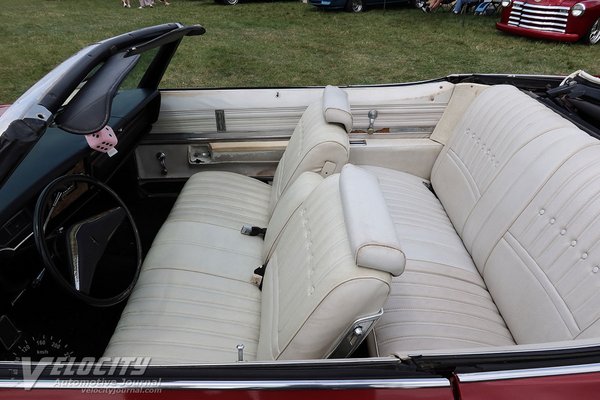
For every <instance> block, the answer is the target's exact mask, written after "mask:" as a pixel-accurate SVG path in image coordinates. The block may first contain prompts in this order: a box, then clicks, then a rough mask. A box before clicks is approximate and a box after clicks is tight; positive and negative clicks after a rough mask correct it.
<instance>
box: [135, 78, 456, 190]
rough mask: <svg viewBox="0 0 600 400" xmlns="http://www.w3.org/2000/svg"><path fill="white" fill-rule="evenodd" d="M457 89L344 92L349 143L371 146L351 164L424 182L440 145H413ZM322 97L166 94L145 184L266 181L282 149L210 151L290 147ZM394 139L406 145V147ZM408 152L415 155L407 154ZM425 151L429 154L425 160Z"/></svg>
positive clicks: (149, 145)
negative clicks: (230, 145)
mask: <svg viewBox="0 0 600 400" xmlns="http://www.w3.org/2000/svg"><path fill="white" fill-rule="evenodd" d="M453 89H454V85H453V84H451V83H448V82H430V83H422V84H415V85H404V86H377V87H348V88H344V90H345V91H346V92H347V93H348V99H349V102H350V105H351V108H352V114H353V119H354V130H353V132H352V133H351V134H350V136H351V139H358V140H360V139H365V141H364V143H366V144H362V145H359V146H353V150H351V153H352V157H351V161H355V162H357V163H372V164H381V160H385V162H386V164H388V163H389V165H392V166H393V167H394V168H398V169H407V170H408V171H409V172H413V173H417V174H418V175H421V176H423V175H425V176H424V177H426V176H427V174H428V172H427V171H426V170H427V168H430V166H429V164H431V159H432V157H433V154H436V152H437V151H439V149H438V147H439V146H434V145H430V143H429V142H419V143H416V144H415V142H410V141H414V140H417V139H424V140H428V139H427V138H428V137H429V136H430V135H431V132H433V129H434V128H435V126H436V124H437V123H438V121H439V120H440V118H441V116H442V114H443V112H444V110H445V109H446V106H447V104H448V101H449V99H450V97H451V95H452V92H453ZM322 91H323V88H299V89H277V88H274V89H204V90H202V89H199V90H165V91H162V92H161V109H160V115H159V118H158V121H157V122H156V123H155V124H154V126H153V128H152V131H151V133H150V134H149V135H148V136H147V137H146V138H145V139H144V140H143V141H142V143H141V144H140V146H139V147H138V149H137V151H136V157H137V166H138V172H139V177H140V179H141V180H142V181H143V180H157V179H158V180H162V179H185V178H188V177H189V176H191V175H192V174H193V173H195V172H199V171H203V170H224V171H232V172H238V173H243V174H246V175H250V176H259V177H261V178H265V177H268V175H269V174H272V172H273V171H274V170H275V168H276V165H277V162H278V160H279V157H280V156H281V151H280V152H277V151H274V150H272V149H270V150H267V151H266V152H265V151H263V152H257V153H256V159H253V157H252V154H251V153H249V152H242V151H237V152H226V153H225V154H216V153H215V152H214V150H213V149H212V147H214V145H215V144H218V143H220V142H232V141H234V142H244V143H246V144H248V143H255V142H268V141H273V140H278V141H282V142H285V141H286V140H287V139H288V138H289V136H290V135H291V133H292V132H293V130H294V128H295V127H296V125H297V123H298V121H299V119H300V117H301V115H302V113H303V112H304V110H305V109H306V107H307V106H308V104H310V103H312V102H314V101H317V100H318V99H319V98H320V97H321V95H322ZM372 109H374V110H377V111H378V117H377V119H376V120H375V124H374V128H375V130H376V133H375V134H372V135H368V134H367V133H366V130H367V128H368V125H369V121H368V117H367V114H368V112H369V110H372ZM378 140H382V141H381V142H379V143H378V142H377V141H378ZM395 140H398V141H405V140H407V142H405V143H406V144H405V145H402V144H401V143H400V142H394V141H395ZM384 141H385V142H384ZM384 143H385V146H384ZM394 143H396V144H397V145H395V144H394ZM423 143H426V144H427V145H423ZM246 147H248V146H246ZM249 147H252V146H249ZM384 147H388V149H387V150H386V149H385V148H384ZM198 149H200V151H199V150H198ZM204 150H207V151H204ZM410 151H414V152H415V153H414V154H408V153H409V152H410ZM419 152H422V153H423V154H422V155H421V156H420V155H419V154H418V153H419ZM159 153H165V156H166V165H167V171H166V173H165V171H164V169H163V168H162V166H161V165H160V161H159V160H158V159H157V154H159ZM195 153H197V154H204V156H200V157H197V158H194V157H192V156H191V155H193V154H195ZM396 156H398V157H400V158H396ZM418 160H422V162H419V161H418Z"/></svg>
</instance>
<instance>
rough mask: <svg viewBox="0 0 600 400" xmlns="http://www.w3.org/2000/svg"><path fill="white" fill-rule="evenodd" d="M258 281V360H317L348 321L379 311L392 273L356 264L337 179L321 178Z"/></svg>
mask: <svg viewBox="0 0 600 400" xmlns="http://www.w3.org/2000/svg"><path fill="white" fill-rule="evenodd" d="M264 279H265V282H264V283H263V299H262V315H261V328H260V341H259V346H258V358H259V359H262V360H265V359H267V360H268V359H311V358H312V359H314V358H322V357H324V356H325V355H326V354H327V352H328V351H330V350H333V349H332V348H331V347H332V345H333V344H334V343H335V342H336V340H337V339H338V338H339V336H340V335H341V334H342V333H344V330H345V329H346V328H348V327H349V326H350V324H351V323H352V322H353V321H355V320H356V319H358V318H359V317H363V316H367V315H373V314H375V313H377V311H378V310H379V309H380V308H381V307H382V306H383V303H384V302H385V300H386V298H387V296H388V293H389V284H390V281H391V276H390V274H389V273H385V272H382V271H379V270H375V269H371V268H362V267H358V266H357V265H356V263H355V261H354V256H353V254H352V251H351V249H350V242H349V239H348V233H347V230H346V226H345V222H344V214H343V211H342V207H341V197H340V189H339V175H334V176H332V177H330V178H327V179H325V180H324V181H323V182H322V183H321V184H320V185H319V187H318V188H317V189H316V190H315V191H314V192H313V193H312V194H311V195H310V196H309V197H308V199H307V200H306V201H305V202H304V203H303V204H302V206H300V208H299V209H297V210H296V211H295V212H294V214H293V215H292V217H291V219H290V221H289V222H288V224H287V226H286V228H285V230H284V232H283V233H282V236H281V238H280V239H279V242H278V244H277V246H276V249H275V251H274V252H273V254H272V255H271V258H270V260H269V264H268V266H267V270H266V275H265V278H264Z"/></svg>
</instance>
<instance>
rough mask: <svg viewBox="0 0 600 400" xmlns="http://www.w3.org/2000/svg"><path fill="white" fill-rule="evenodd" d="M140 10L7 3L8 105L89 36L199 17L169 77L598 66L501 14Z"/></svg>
mask: <svg viewBox="0 0 600 400" xmlns="http://www.w3.org/2000/svg"><path fill="white" fill-rule="evenodd" d="M131 3H132V7H133V8H131V9H124V8H122V7H121V2H120V0H16V1H7V0H5V1H3V4H2V11H1V13H0V35H1V40H0V54H1V62H0V76H1V81H0V103H9V102H12V101H14V100H15V99H16V98H17V97H18V96H19V95H20V94H21V93H22V92H23V91H24V90H25V89H26V88H28V87H29V86H30V85H31V84H32V83H34V82H35V81H37V80H38V79H39V78H40V77H42V76H43V75H44V74H45V73H47V72H48V71H49V70H51V69H52V68H53V67H54V66H56V65H57V64H58V63H59V62H60V61H62V60H64V59H65V58H66V57H68V56H69V55H71V54H73V53H74V52H76V51H77V50H78V49H80V48H81V47H83V46H85V45H86V44H89V43H92V42H94V41H97V40H101V39H104V38H107V37H109V36H113V35H115V34H118V33H122V32H126V31H129V30H133V29H136V28H140V27H143V26H148V25H154V24H159V23H164V22H182V23H186V24H193V23H199V24H202V25H204V26H205V27H206V29H207V33H206V34H205V35H204V36H202V37H194V38H187V39H184V42H183V44H182V45H181V47H180V50H179V54H178V56H177V57H176V59H174V60H173V64H172V67H171V68H170V70H169V71H168V76H167V77H166V79H165V82H164V86H165V87H178V86H187V87H194V86H195V87H219V86H305V85H323V84H337V85H344V84H359V83H389V82H402V81H413V80H420V79H427V78H433V77H438V76H443V75H447V74H451V73H459V72H490V73H494V72H496V73H507V72H510V73H536V74H567V73H569V72H572V71H574V70H576V69H585V70H587V71H588V72H591V73H595V74H598V73H600V70H599V68H598V54H599V51H600V46H596V47H593V46H592V47H588V46H586V45H583V44H561V43H554V42H545V41H537V40H531V39H527V38H522V37H515V36H509V35H506V34H503V33H501V32H499V31H497V30H496V29H495V26H494V23H495V22H496V20H497V19H498V17H497V16H493V17H478V16H473V15H461V16H454V15H451V13H449V12H448V11H438V12H435V13H433V14H424V13H422V12H421V11H419V10H417V9H412V8H408V7H394V8H388V9H387V10H383V9H381V8H379V9H372V10H369V11H367V12H365V13H362V14H350V13H346V12H324V11H319V10H317V9H315V8H313V7H311V6H309V5H307V4H302V3H300V2H298V1H289V0H288V1H279V2H277V1H273V2H271V1H247V2H246V3H242V4H239V5H237V6H234V7H231V6H223V5H220V4H215V3H214V2H213V0H172V3H173V4H172V5H171V6H169V7H165V6H163V5H162V4H157V5H156V6H155V8H153V9H144V10H138V9H137V7H134V6H137V5H138V4H137V0H131Z"/></svg>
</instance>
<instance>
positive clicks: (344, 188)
mask: <svg viewBox="0 0 600 400" xmlns="http://www.w3.org/2000/svg"><path fill="white" fill-rule="evenodd" d="M340 195H341V197H342V208H343V210H344V220H345V221H346V229H347V230H348V237H349V239H350V247H351V249H352V253H353V254H354V257H355V260H356V264H357V265H358V266H360V267H366V268H372V269H378V270H381V271H385V272H389V273H390V274H392V275H394V276H398V275H400V274H402V272H403V271H404V265H405V264H406V258H405V257H404V253H403V252H402V249H401V248H400V243H399V241H398V237H397V236H396V228H395V227H394V223H393V222H392V217H391V216H390V212H389V211H388V208H387V204H386V203H385V199H384V198H383V193H381V188H380V187H379V180H378V179H377V177H376V176H375V175H373V174H371V173H370V172H367V171H365V170H364V169H362V168H359V167H356V166H354V165H352V164H346V165H345V166H344V168H342V172H341V176H340Z"/></svg>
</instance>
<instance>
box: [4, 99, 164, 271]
mask: <svg viewBox="0 0 600 400" xmlns="http://www.w3.org/2000/svg"><path fill="white" fill-rule="evenodd" d="M159 108H160V94H159V92H158V91H155V90H147V89H134V90H128V91H124V92H121V93H119V94H117V95H116V96H115V99H114V101H113V109H112V114H111V119H110V121H109V125H110V126H111V127H112V128H113V130H114V131H115V132H116V134H117V137H118V139H119V144H118V145H117V148H118V151H119V152H118V153H117V154H116V155H115V156H113V157H109V156H108V155H107V154H104V153H98V152H96V151H93V150H92V149H91V148H90V147H89V146H88V144H87V141H86V140H85V137H84V136H80V135H73V134H70V133H67V132H65V131H63V130H61V129H59V128H57V127H50V128H48V129H47V130H46V132H45V133H44V135H43V136H42V137H41V139H40V140H39V141H38V142H37V143H36V145H35V146H34V147H33V149H32V150H31V151H30V153H29V154H28V155H27V157H26V158H25V159H24V160H23V161H22V162H21V164H20V165H19V166H18V167H17V168H16V169H15V170H14V172H13V173H12V175H11V176H10V177H9V179H8V180H7V181H6V182H5V183H4V184H3V185H2V187H0V255H2V253H3V251H2V249H7V248H13V247H14V246H17V245H18V244H19V243H21V242H22V241H23V240H24V239H25V238H27V237H28V235H30V234H31V232H32V218H33V210H34V207H35V202H36V200H37V196H38V195H39V193H40V192H41V191H42V190H43V188H44V187H45V186H46V185H47V184H48V183H50V182H51V181H52V180H54V179H55V178H57V177H59V176H62V175H65V174H80V173H85V174H89V175H92V176H94V177H95V178H97V179H99V180H100V181H103V182H106V181H108V180H109V179H110V178H111V177H112V176H113V175H114V174H115V173H116V172H117V171H118V170H119V168H120V166H121V165H122V164H123V163H124V162H125V161H126V160H127V159H128V157H129V156H131V155H132V154H133V149H134V147H135V145H136V143H137V142H138V141H139V139H140V138H141V136H142V135H143V134H145V133H146V132H148V131H149V129H150V126H151V124H152V123H153V122H154V121H155V120H156V118H157V116H158V112H159ZM81 194H82V189H78V190H77V191H75V192H74V193H69V196H70V198H69V200H70V201H74V200H76V199H77V198H78V197H79V196H80V195H81ZM65 204H66V203H65ZM69 204H70V203H69ZM0 260H1V259H0Z"/></svg>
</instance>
